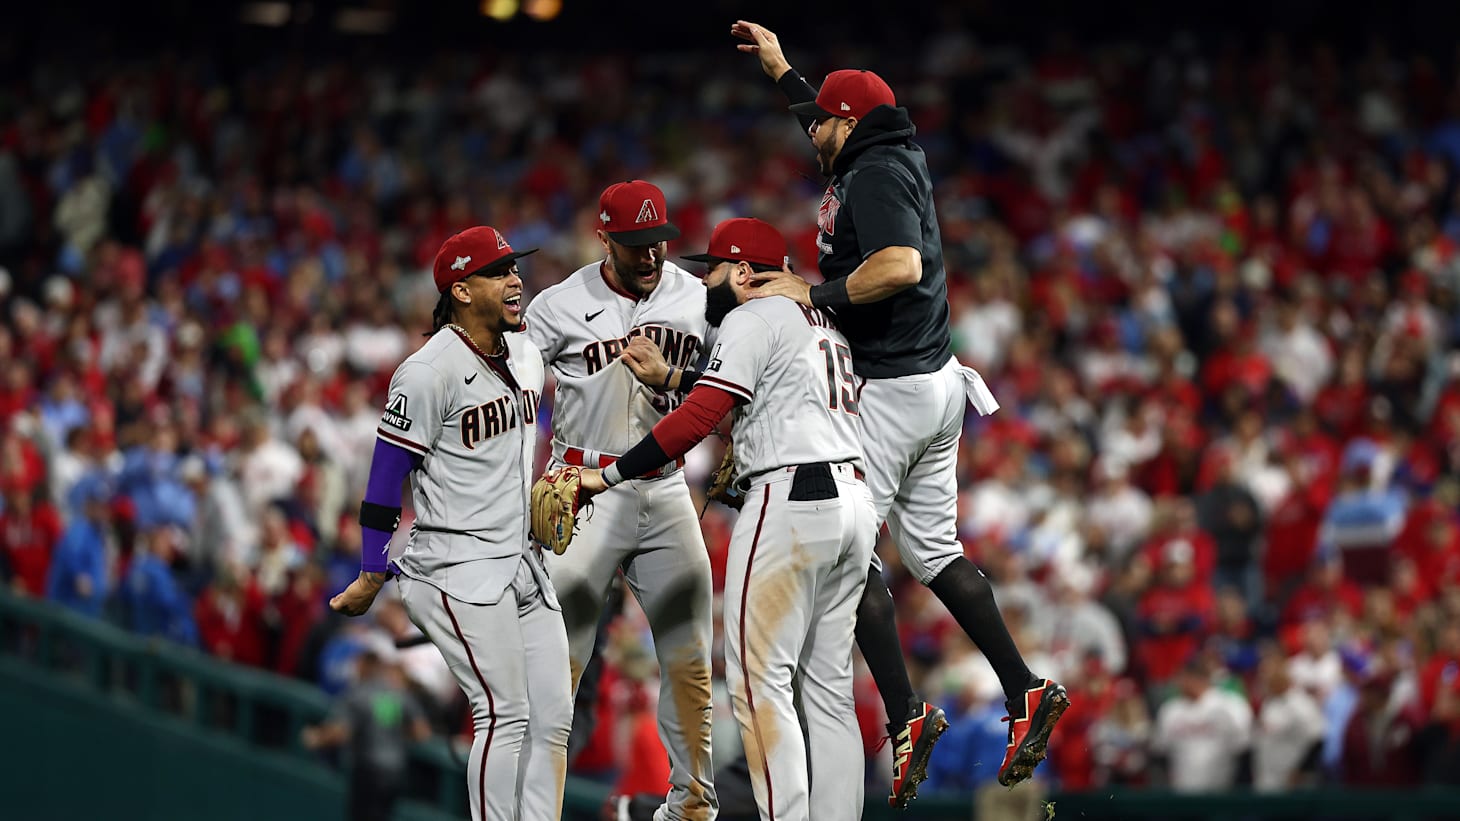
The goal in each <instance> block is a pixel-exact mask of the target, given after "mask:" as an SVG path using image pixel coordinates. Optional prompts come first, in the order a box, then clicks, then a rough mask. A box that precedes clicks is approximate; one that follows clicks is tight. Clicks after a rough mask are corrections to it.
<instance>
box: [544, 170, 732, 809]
mask: <svg viewBox="0 0 1460 821" xmlns="http://www.w3.org/2000/svg"><path fill="white" fill-rule="evenodd" d="M667 212H668V205H667V203H666V202H665V200H664V192H662V191H660V190H659V188H658V187H657V186H655V185H654V184H653V183H649V182H646V181H644V180H630V181H627V182H620V183H615V184H613V185H611V186H609V187H608V188H607V189H605V190H604V191H603V193H602V195H600V197H599V200H598V224H597V227H598V230H597V236H598V241H599V242H600V243H601V244H602V246H603V252H604V256H603V259H601V260H596V261H594V262H592V263H590V264H588V265H585V266H583V267H582V268H580V269H578V270H577V271H574V272H573V273H571V274H569V275H568V276H567V277H565V278H564V279H563V281H562V282H559V283H557V284H555V285H553V286H552V287H550V288H547V289H546V290H544V291H543V292H542V293H540V294H538V295H537V296H536V297H535V298H534V299H533V300H532V305H531V307H529V308H528V311H527V314H528V316H527V337H528V339H530V340H532V342H533V344H534V345H536V346H537V348H538V350H540V351H542V357H543V361H544V362H545V363H546V365H547V367H548V368H550V369H551V370H552V373H553V378H554V382H555V389H554V394H553V414H552V426H553V443H552V447H553V458H552V461H551V463H549V466H548V467H549V469H556V468H558V467H561V466H563V465H578V466H581V467H588V468H601V467H606V466H608V465H610V464H612V463H613V461H614V460H615V459H617V458H618V457H619V455H620V454H622V453H623V452H624V451H625V450H627V449H628V447H629V446H630V445H632V444H633V443H635V442H637V441H639V438H640V437H642V436H643V435H644V434H645V433H647V432H648V431H649V429H650V428H652V427H653V426H654V424H655V423H656V422H658V421H659V420H660V419H662V418H663V417H664V415H665V414H666V413H668V412H669V411H671V410H672V409H674V408H675V407H677V406H678V405H679V403H680V402H682V401H683V400H684V396H685V394H686V393H688V392H689V389H690V388H691V387H692V386H693V385H694V381H695V379H696V378H697V377H698V373H696V372H695V371H694V370H692V369H689V368H688V366H689V365H691V364H693V363H694V362H695V361H696V360H697V359H699V357H700V349H701V347H702V345H701V340H703V339H704V337H705V315H704V314H705V289H704V288H703V287H702V286H701V284H700V282H699V280H698V279H697V278H695V277H694V276H693V275H692V274H690V273H689V272H688V271H685V270H684V269H682V268H680V267H679V266H677V265H675V264H673V263H671V262H668V261H667V260H666V258H665V244H666V243H667V242H668V241H669V240H672V239H675V238H676V237H678V236H679V229H678V228H676V227H675V226H674V224H673V223H672V222H670V221H669V215H668V213H667ZM630 351H635V352H646V351H652V352H653V353H655V354H657V355H658V356H659V357H660V358H662V359H663V360H665V361H667V362H668V364H669V366H670V367H668V368H667V369H666V370H665V372H664V374H663V376H662V378H661V379H660V380H659V381H656V382H654V383H652V384H641V383H640V382H639V381H637V380H636V379H635V378H634V375H633V374H632V373H631V372H630V371H629V369H628V368H626V367H623V366H622V365H621V364H620V358H621V357H623V356H624V355H626V354H627V353H628V352H630ZM683 464H684V462H683V460H679V461H676V462H671V463H669V464H666V465H658V466H656V468H657V469H656V470H655V471H653V472H652V473H648V474H645V475H635V476H633V477H630V479H629V481H627V482H625V483H624V484H623V486H621V487H618V488H615V489H614V490H613V491H611V492H609V493H605V494H603V495H602V496H600V497H599V498H598V499H597V500H595V501H594V505H593V508H594V509H593V515H592V516H583V517H581V518H580V519H579V521H578V523H577V526H576V529H575V535H574V536H573V546H572V549H571V550H568V551H567V552H565V553H564V554H562V555H561V556H559V555H553V554H548V555H547V557H546V558H547V563H548V569H549V570H550V571H551V572H552V576H553V583H554V584H556V585H557V589H558V592H559V594H560V595H561V597H562V602H563V619H564V621H565V622H566V623H567V627H568V645H569V650H570V652H571V656H572V668H573V686H574V688H575V689H576V688H577V687H578V684H579V681H580V679H581V678H582V674H583V671H584V670H585V669H586V668H587V667H588V664H589V661H590V659H591V657H592V654H593V640H594V636H595V634H596V632H597V625H598V621H599V614H600V613H601V612H602V610H603V603H604V599H605V597H606V596H607V594H608V589H609V586H610V585H612V584H615V583H616V582H617V580H618V578H619V575H620V574H622V576H623V578H624V579H625V580H626V581H627V582H628V585H629V590H630V591H631V592H632V593H633V594H634V598H636V599H637V600H638V602H639V605H640V606H641V607H643V609H644V615H645V617H646V618H647V619H648V622H649V629H650V631H651V632H652V633H653V634H654V653H655V655H656V656H658V659H659V675H660V687H659V713H658V719H659V730H660V735H661V737H662V739H663V741H664V746H665V749H666V750H667V751H668V753H669V761H670V776H669V791H668V794H667V795H666V796H665V797H664V800H663V802H662V806H661V807H660V808H659V812H658V815H657V817H658V818H659V819H660V821H708V819H711V818H713V817H714V815H715V807H716V800H715V787H714V783H713V781H712V776H713V772H712V770H713V765H712V762H711V758H710V727H711V724H712V719H713V714H712V708H711V702H710V671H711V667H710V646H711V641H712V638H711V636H712V630H711V619H712V618H713V608H712V604H711V602H712V595H713V594H712V585H711V581H710V558H709V555H708V554H707V553H706V551H705V540H704V535H703V534H702V533H701V531H700V523H699V516H698V515H696V513H695V508H694V502H693V501H692V500H691V499H690V493H689V485H688V484H686V483H685V478H684V472H683V471H682V470H680V467H681V466H682V465H683ZM580 703H581V702H580ZM585 712H586V710H585ZM584 718H585V719H587V718H588V716H587V715H585V716H584Z"/></svg>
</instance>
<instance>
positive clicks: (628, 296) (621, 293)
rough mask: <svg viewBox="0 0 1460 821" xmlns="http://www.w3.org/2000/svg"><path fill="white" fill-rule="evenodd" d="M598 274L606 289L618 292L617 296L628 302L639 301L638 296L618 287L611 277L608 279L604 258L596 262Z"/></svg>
mask: <svg viewBox="0 0 1460 821" xmlns="http://www.w3.org/2000/svg"><path fill="white" fill-rule="evenodd" d="M598 276H599V277H601V278H602V279H603V284H604V285H607V286H608V290H610V291H613V292H614V293H616V294H618V295H619V296H621V297H623V298H624V299H627V300H628V301H630V302H638V301H639V298H638V297H636V296H634V295H633V294H631V293H629V292H628V291H625V290H624V289H623V288H620V287H619V286H618V285H615V284H614V281H613V280H612V279H609V277H608V260H606V259H605V260H604V261H603V262H600V263H598ZM660 281H661V283H662V281H663V280H662V278H661V280H660Z"/></svg>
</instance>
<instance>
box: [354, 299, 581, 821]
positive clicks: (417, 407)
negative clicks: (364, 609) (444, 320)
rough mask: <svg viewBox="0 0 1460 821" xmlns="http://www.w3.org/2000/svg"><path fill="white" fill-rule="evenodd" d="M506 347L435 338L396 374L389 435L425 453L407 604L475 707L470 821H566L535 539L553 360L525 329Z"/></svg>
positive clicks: (557, 655)
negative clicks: (541, 428) (533, 519)
mask: <svg viewBox="0 0 1460 821" xmlns="http://www.w3.org/2000/svg"><path fill="white" fill-rule="evenodd" d="M504 339H505V341H506V346H507V354H506V355H505V356H503V357H485V356H482V355H480V354H479V353H478V352H477V349H476V348H475V346H473V345H472V343H471V342H470V340H469V339H467V338H466V336H465V335H464V334H463V333H461V332H459V331H458V330H457V329H456V328H455V327H453V326H447V327H446V328H443V329H441V330H440V331H438V332H437V333H436V334H435V335H434V336H432V337H431V339H430V341H428V342H427V343H426V344H425V345H424V346H423V347H422V348H421V349H420V350H419V351H417V352H416V353H414V354H412V355H411V356H410V357H409V358H408V359H406V361H405V362H403V363H401V365H400V367H399V368H397V369H396V372H395V375H394V376H393V377H392V378H391V383H390V394H389V402H388V404H387V406H386V411H385V414H384V416H383V417H382V419H381V423H380V428H379V431H378V433H379V436H380V437H381V438H382V439H384V440H386V441H388V442H391V443H393V444H396V445H399V446H400V447H403V448H405V449H406V450H409V451H411V452H413V453H416V454H419V455H421V456H422V457H423V461H422V463H421V466H420V468H419V469H417V470H414V471H412V473H411V498H412V502H413V504H414V506H415V511H416V521H415V524H414V525H413V526H412V528H411V533H410V539H409V541H408V542H407V544H406V548H405V552H404V553H403V554H402V555H401V557H400V558H399V560H398V565H399V567H400V570H401V573H402V575H401V577H400V590H401V599H402V601H403V602H404V603H405V607H406V611H407V613H409V614H410V617H411V620H412V621H413V622H415V623H416V625H417V626H418V627H420V628H421V630H422V631H423V632H424V633H425V634H426V636H427V637H429V638H430V639H431V641H432V643H434V644H435V645H436V647H437V648H439V649H440V650H441V654H442V655H443V656H444V657H445V658H446V662H447V664H448V665H449V666H450V668H451V671H452V673H454V674H455V675H456V680H457V681H458V682H459V683H460V684H461V688H462V690H463V691H465V692H466V694H467V697H468V698H469V699H470V701H471V707H472V715H473V718H474V723H475V727H476V737H475V739H474V740H473V743H472V749H471V758H470V762H469V766H468V772H467V788H468V792H469V794H470V796H471V817H472V819H473V821H528V820H529V819H531V821H556V820H557V819H558V818H559V817H560V816H561V815H562V801H563V784H564V780H565V778H566V775H567V744H568V731H569V729H570V727H571V725H572V718H573V701H572V683H571V678H570V672H569V665H568V639H567V633H566V631H565V630H564V627H563V619H562V614H561V612H560V611H561V608H560V607H559V605H558V601H557V598H556V596H555V595H554V593H553V586H552V584H551V583H550V582H549V581H548V578H547V572H546V570H545V568H544V567H543V565H542V559H541V554H540V551H539V550H538V549H537V548H536V547H533V546H531V545H530V542H529V539H528V497H529V494H530V492H531V487H532V478H533V477H532V465H533V451H534V445H535V443H536V438H537V429H536V426H535V424H534V423H535V421H536V410H537V404H538V397H539V395H540V394H541V392H542V383H543V365H542V357H541V355H540V354H539V353H538V351H537V348H536V347H535V346H533V344H532V343H531V342H529V341H528V340H527V339H526V338H524V337H523V336H522V335H521V334H515V333H509V334H505V335H504Z"/></svg>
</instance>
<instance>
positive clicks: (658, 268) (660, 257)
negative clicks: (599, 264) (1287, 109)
mask: <svg viewBox="0 0 1460 821" xmlns="http://www.w3.org/2000/svg"><path fill="white" fill-rule="evenodd" d="M609 256H610V258H611V259H612V260H613V272H614V273H615V274H616V275H618V281H619V284H620V285H621V286H623V289H624V290H625V291H628V292H629V294H631V295H632V296H634V297H635V298H637V299H643V298H644V297H646V296H648V295H649V294H650V293H651V292H652V291H653V290H654V287H655V286H656V285H658V284H659V280H660V279H661V278H662V277H663V276H664V254H663V253H662V252H661V253H656V254H655V255H654V263H653V264H652V265H644V264H643V263H641V262H639V261H638V260H636V259H633V258H630V257H623V256H620V255H619V254H618V253H617V252H613V251H610V253H609ZM650 271H653V272H654V277H653V279H650V280H647V281H646V280H644V279H641V278H640V276H639V275H640V274H645V273H648V272H650Z"/></svg>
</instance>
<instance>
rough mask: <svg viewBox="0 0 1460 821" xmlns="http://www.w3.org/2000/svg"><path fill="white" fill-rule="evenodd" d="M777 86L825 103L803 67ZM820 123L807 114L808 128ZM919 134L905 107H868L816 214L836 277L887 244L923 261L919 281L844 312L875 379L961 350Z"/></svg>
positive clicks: (856, 351) (927, 369)
mask: <svg viewBox="0 0 1460 821" xmlns="http://www.w3.org/2000/svg"><path fill="white" fill-rule="evenodd" d="M778 84H779V85H780V87H781V90H782V91H784V92H785V94H786V96H787V97H788V98H789V99H790V100H791V103H792V104H795V103H800V102H804V101H807V100H814V99H816V90H815V89H813V88H812V87H811V86H810V85H809V84H807V82H806V81H805V80H803V79H801V76H800V75H798V74H797V73H796V72H795V71H794V70H793V71H788V72H787V73H786V74H785V75H783V76H782V77H781V79H780V80H779V81H778ZM811 122H812V120H811V118H809V117H802V118H801V124H802V126H803V127H808V128H809V127H810V125H811ZM916 130H917V129H916V128H915V127H914V126H913V124H912V121H911V120H910V119H909V118H908V114H907V109H905V108H893V107H891V106H885V105H884V106H878V107H876V108H874V109H872V110H871V111H869V112H867V116H866V117H863V118H862V119H861V120H858V121H857V127H856V129H855V130H853V131H852V134H851V136H850V137H848V138H847V142H846V145H844V146H842V150H841V152H840V153H839V154H837V158H836V161H835V163H833V168H832V178H831V183H830V185H828V186H827V188H826V193H825V194H824V195H823V196H822V198H821V209H820V212H819V213H818V215H817V224H818V226H819V227H820V229H821V231H820V234H819V235H818V236H817V238H816V244H817V247H818V249H819V253H818V254H817V265H818V267H819V268H820V269H821V275H822V276H823V277H825V278H826V279H827V280H833V279H839V278H841V277H845V276H847V275H849V274H851V273H852V271H854V270H856V269H857V266H859V265H861V264H862V261H863V260H865V259H866V258H867V257H869V256H871V255H872V254H873V253H875V252H877V251H880V250H882V249H883V248H889V247H894V246H906V247H910V248H916V249H918V251H919V252H920V253H921V254H922V257H923V275H922V279H921V280H920V281H919V282H918V284H917V285H915V286H913V287H911V288H907V289H905V290H903V291H899V292H898V293H896V294H893V295H892V296H890V297H888V298H887V299H884V300H882V301H880V302H874V303H868V304H866V305H852V306H848V307H843V308H840V309H838V310H837V325H838V326H839V327H840V328H841V331H842V333H843V334H845V335H846V337H847V341H848V342H849V343H851V348H852V358H853V360H855V362H856V365H855V367H856V371H857V374H858V375H860V376H862V377H865V378H869V379H886V378H891V377H896V376H907V375H909V374H917V373H931V372H933V371H936V370H938V369H939V368H942V367H943V366H944V365H945V364H947V363H948V360H949V359H950V358H951V357H952V356H953V351H952V346H951V344H950V341H949V331H948V315H949V311H948V282H947V278H946V275H945V273H944V271H943V240H942V237H941V235H940V234H939V232H938V215H937V213H936V212H935V211H934V209H933V182H932V178H931V177H930V176H929V174H928V162H927V159H926V158H925V157H924V156H923V150H922V149H921V148H919V147H918V146H917V145H916V144H915V143H913V142H912V136H913V134H914V133H915V132H916Z"/></svg>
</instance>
